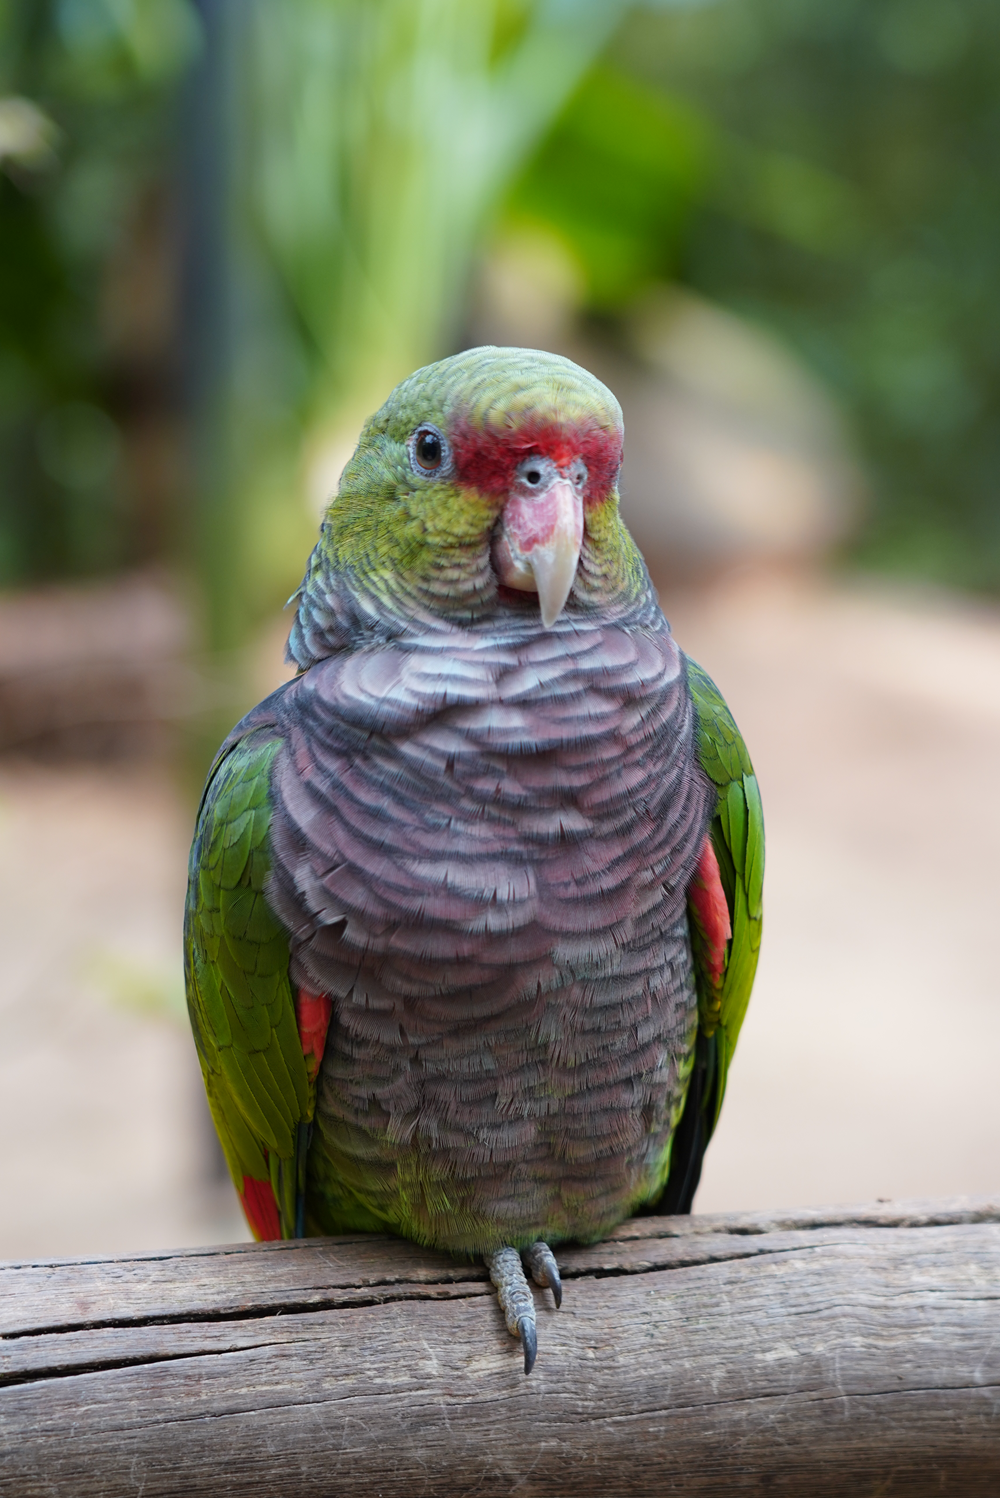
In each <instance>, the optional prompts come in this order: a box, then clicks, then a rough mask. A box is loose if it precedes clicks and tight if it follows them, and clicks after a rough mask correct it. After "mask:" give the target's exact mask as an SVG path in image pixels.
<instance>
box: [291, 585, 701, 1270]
mask: <svg viewBox="0 0 1000 1498" xmlns="http://www.w3.org/2000/svg"><path fill="white" fill-rule="evenodd" d="M275 711H276V714H277V719H278V723H279V726H280V729H281V733H282V736H283V740H284V742H283V745H282V748H281V749H280V751H279V753H278V755H277V757H276V759H275V762H274V768H273V772H272V776H273V778H272V786H271V789H272V798H273V805H274V811H273V817H272V823H271V845H272V857H273V873H272V879H271V886H270V888H269V898H270V901H271V903H272V904H273V906H274V907H275V909H276V911H277V912H278V914H279V915H280V917H281V918H282V920H283V921H284V923H285V924H286V925H287V927H288V929H289V931H290V932H291V948H292V974H293V979H294V980H295V981H296V982H297V983H298V984H299V985H300V986H302V987H304V988H306V989H309V990H311V991H312V992H324V993H327V994H330V995H331V996H332V997H333V1000H334V1015H333V1021H332V1024H331V1027H330V1032H329V1036H328V1039H327V1045H326V1052H325V1056H324V1060H323V1065H322V1071H321V1075H320V1082H319V1092H318V1101H317V1109H316V1120H315V1125H314V1128H315V1134H314V1138H313V1145H312V1148H311V1151H310V1159H309V1178H308V1187H307V1211H308V1221H309V1226H310V1228H311V1230H312V1231H315V1232H337V1231H344V1230H347V1229H349V1228H351V1227H355V1226H358V1225H369V1226H371V1225H375V1224H376V1223H384V1225H385V1226H386V1227H387V1228H390V1229H393V1230H395V1231H399V1232H402V1233H405V1234H406V1235H407V1236H410V1237H413V1238H417V1239H419V1240H421V1241H423V1242H426V1243H431V1244H434V1245H437V1246H439V1247H442V1248H448V1249H451V1250H453V1251H468V1252H481V1251H483V1250H484V1249H488V1248H491V1247H495V1246H496V1245H497V1244H499V1243H513V1244H521V1243H527V1242H530V1241H532V1240H534V1239H535V1238H538V1237H542V1238H545V1239H547V1240H548V1241H549V1242H556V1241H559V1240H560V1239H565V1238H570V1237H574V1238H590V1237H594V1236H596V1235H598V1234H600V1233H601V1232H604V1231H606V1230H607V1229H608V1228H609V1227H611V1226H612V1225H613V1224H614V1223H616V1222H618V1221H620V1220H621V1219H622V1218H623V1217H625V1216H627V1215H628V1214H629V1213H630V1212H631V1211H633V1210H634V1209H635V1208H636V1206H637V1205H639V1204H640V1203H641V1202H642V1201H643V1200H645V1199H647V1198H648V1197H650V1196H651V1195H652V1194H654V1193H655V1192H656V1191H657V1190H658V1189H659V1188H660V1187H661V1186H662V1184H663V1180H664V1177H665V1173H666V1169H667V1166H668V1143H669V1138H670V1133H671V1130H672V1128H673V1126H674V1123H675V1122H676V1117H677V1114H678V1111H679V1108H680V1105H681V1103H682V1101H683V1093H684V1087H685V1084H686V1078H687V1075H688V1071H689V1067H690V1059H691V1055H692V1051H693V1046H694V1037H695V1030H696V1020H697V1015H696V1007H697V1006H696V999H695V992H694V980H693V974H692V961H691V951H690V944H689V939H688V928H687V916H686V898H685V897H686V890H687V886H688V883H689V881H690V879H691V875H692V871H693V868H694V865H695V862H696V861H697V857H698V854H699V851H700V848H701V844H702V840H703V838H704V835H705V829H706V825H707V822H708V818H709V816H710V814H711V810H712V804H713V792H712V790H711V788H710V786H709V784H708V782H707V780H706V778H705V776H704V775H703V773H702V772H701V770H700V769H699V768H698V766H697V762H696V759H695V749H694V728H695V723H694V709H693V706H692V702H691V696H690V692H689V690H688V686H687V677H686V670H685V663H684V657H683V655H682V654H681V652H680V651H679V649H678V647H677V646H676V644H675V642H674V640H673V638H672V636H671V635H670V632H669V628H668V626H667V624H666V621H665V620H664V619H663V616H662V614H661V613H660V612H659V609H658V608H656V607H655V605H652V604H651V603H649V602H648V601H647V602H645V603H644V605H642V606H639V607H636V608H634V609H632V610H631V612H623V613H622V614H621V615H620V616H619V617H618V618H613V619H611V620H610V621H609V620H608V618H607V616H606V615H602V617H601V618H600V620H598V619H597V618H596V617H593V616H590V615H587V614H584V613H583V612H582V611H581V612H580V613H576V614H566V615H564V616H563V617H562V619H561V620H560V621H559V622H558V624H557V625H556V627H555V628H554V629H552V630H551V631H547V632H545V631H542V630H541V628H540V625H539V623H538V618H537V614H534V616H533V617H531V616H528V615H527V614H526V613H525V612H524V611H523V610H513V609H512V610H511V612H510V616H509V618H503V619H501V620H500V621H498V620H497V618H496V617H493V618H491V620H490V623H489V628H488V629H486V628H483V629H477V628H475V627H474V626H468V627H462V628H457V627H456V628H448V627H446V626H441V627H439V628H428V629H427V630H426V632H424V633H419V634H418V633H417V632H414V633H412V634H410V635H408V636H407V637H405V638H404V639H402V640H399V641H397V642H391V643H388V644H373V645H371V646H366V647H363V648H361V649H357V650H354V651H352V652H350V653H342V654H338V655H334V656H331V657H330V658H329V659H327V660H325V661H321V662H319V663H318V664H317V665H314V666H312V667H311V668H310V669H309V670H308V671H307V672H305V674H304V675H302V676H301V677H299V678H298V679H297V680H296V681H295V682H293V683H291V684H290V686H289V687H288V688H287V689H286V690H285V691H284V692H283V693H282V694H281V696H280V699H279V700H278V702H277V706H276V708H275ZM362 1202H363V1203H364V1204H365V1209H364V1212H361V1213H360V1215H359V1205H358V1204H359V1203H362ZM366 1213H367V1216H366V1215H365V1214H366Z"/></svg>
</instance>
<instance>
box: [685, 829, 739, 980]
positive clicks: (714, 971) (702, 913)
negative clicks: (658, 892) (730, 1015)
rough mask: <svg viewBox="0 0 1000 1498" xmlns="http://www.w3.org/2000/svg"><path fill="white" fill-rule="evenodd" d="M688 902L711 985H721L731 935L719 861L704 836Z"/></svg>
mask: <svg viewBox="0 0 1000 1498" xmlns="http://www.w3.org/2000/svg"><path fill="white" fill-rule="evenodd" d="M688 900H689V901H690V902H691V904H692V906H693V907H694V912H695V915H696V916H697V917H698V923H699V925H700V926H701V929H702V933H703V935H704V938H705V960H706V966H707V968H708V973H709V977H710V978H711V980H712V982H713V984H718V983H721V982H722V974H723V973H724V971H725V967H726V942H727V941H728V940H729V939H730V937H731V936H732V934H733V926H732V922H731V920H730V918H729V906H728V905H727V904H726V892H725V890H724V889H723V888H722V879H721V878H720V876H719V860H718V859H717V858H716V856H715V849H714V848H713V847H712V839H711V838H710V837H706V839H705V845H704V847H703V848H702V850H701V857H700V858H699V860H698V867H697V868H696V869H695V871H694V878H693V879H692V881H691V888H690V889H689V890H688Z"/></svg>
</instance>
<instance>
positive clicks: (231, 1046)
mask: <svg viewBox="0 0 1000 1498" xmlns="http://www.w3.org/2000/svg"><path fill="white" fill-rule="evenodd" d="M280 742H281V741H280V739H279V738H278V737H277V736H276V735H275V733H274V730H273V729H271V728H261V729H256V730H252V731H251V732H249V733H248V734H247V735H246V736H245V737H243V738H240V739H237V740H236V742H235V743H233V744H232V745H231V746H227V747H225V748H224V749H223V752H222V754H221V755H220V757H219V759H218V760H217V761H216V763H215V765H214V766H213V767H212V770H211V773H210V775H209V778H208V783H207V785H206V787H205V794H204V796H203V797H202V803H201V808H200V810H199V813H198V823H197V828H196V831H195V839H194V844H193V846H192V849H191V863H190V870H189V881H188V897H187V906H186V911H185V921H184V938H185V941H184V945H185V977H186V982H187V997H188V1009H189V1012H190V1015H191V1025H192V1028H193V1030H194V1037H195V1044H196V1046H197V1048H198V1058H199V1060H200V1062H201V1069H202V1074H203V1076H204V1079H205V1090H206V1092H207V1094H208V1105H209V1108H210V1109H211V1112H212V1118H213V1120H214V1122H215V1127H216V1130H217V1131H218V1135H219V1139H220V1141H221V1143H222V1148H223V1152H224V1153H225V1157H226V1163H227V1165H228V1166H229V1171H230V1174H231V1175H232V1178H233V1182H234V1184H235V1186H236V1189H237V1191H238V1192H240V1193H241V1194H242V1193H243V1192H244V1190H245V1186H244V1180H245V1178H247V1177H249V1178H251V1179H252V1180H255V1181H264V1182H267V1181H270V1183H271V1186H272V1188H273V1190H274V1196H275V1200H276V1202H277V1204H278V1215H279V1221H280V1225H281V1235H282V1237H283V1238H291V1237H295V1236H296V1224H297V1201H300V1200H301V1195H302V1189H303V1186H304V1170H305V1147H306V1138H305V1136H306V1126H307V1125H308V1123H309V1121H310V1120H311V1118H312V1113H313V1105H314V1101H315V1098H314V1089H313V1086H312V1085H311V1083H310V1080H309V1077H308V1074H307V1071H306V1063H305V1059H304V1057H303V1054H302V1046H301V1042H300V1039H299V1032H298V1026H297V1024H296V1018H295V1002H294V997H293V994H292V989H291V984H290V982H289V978H288V957H289V952H288V939H287V936H286V935H285V931H284V929H283V927H282V926H281V925H280V923H279V922H278V920H277V919H276V917H275V916H274V914H273V913H272V911H271V909H270V907H269V905H268V903H267V900H266V898H265V895H264V886H265V884H266V881H267V877H268V874H269V873H270V857H269V853H268V831H269V827H270V820H271V802H270V774H271V762H272V760H273V759H274V756H275V754H276V752H277V750H278V748H279V746H280Z"/></svg>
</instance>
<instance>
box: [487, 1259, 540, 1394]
mask: <svg viewBox="0 0 1000 1498" xmlns="http://www.w3.org/2000/svg"><path fill="white" fill-rule="evenodd" d="M483 1257H484V1259H485V1263H486V1267H487V1269H488V1270H489V1272H490V1279H491V1280H492V1281H493V1283H494V1285H496V1287H497V1299H498V1300H499V1302H500V1309H501V1310H502V1311H503V1314H504V1319H505V1320H506V1322H507V1330H508V1331H509V1332H510V1334H511V1336H512V1337H520V1339H521V1343H522V1346H523V1347H524V1371H525V1373H530V1372H531V1370H532V1368H533V1367H534V1366H535V1355H536V1353H537V1352H538V1338H537V1335H536V1332H535V1299H534V1296H533V1295H532V1293H531V1286H530V1285H529V1284H528V1281H527V1280H526V1279H525V1277H524V1269H523V1267H522V1265H521V1255H520V1254H519V1253H518V1251H517V1249H516V1248H498V1249H495V1250H494V1251H493V1253H491V1254H485V1255H484V1256H483Z"/></svg>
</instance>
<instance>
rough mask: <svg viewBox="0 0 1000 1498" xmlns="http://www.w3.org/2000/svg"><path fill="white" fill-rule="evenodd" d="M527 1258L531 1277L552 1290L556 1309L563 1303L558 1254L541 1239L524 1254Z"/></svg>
mask: <svg viewBox="0 0 1000 1498" xmlns="http://www.w3.org/2000/svg"><path fill="white" fill-rule="evenodd" d="M524 1257H525V1259H526V1260H527V1264H528V1269H529V1270H530V1272H531V1278H532V1279H533V1280H534V1282H535V1284H536V1285H542V1286H543V1287H547V1288H548V1289H549V1290H551V1291H552V1299H553V1300H554V1301H555V1303H556V1310H557V1311H558V1309H559V1307H560V1306H561V1305H562V1279H561V1277H560V1274H559V1265H558V1264H557V1263H556V1256H555V1254H554V1253H553V1252H552V1250H551V1248H550V1247H549V1245H548V1244H547V1243H542V1242H541V1240H539V1241H538V1242H537V1243H533V1244H532V1245H531V1247H530V1248H529V1249H526V1250H525V1254H524Z"/></svg>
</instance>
